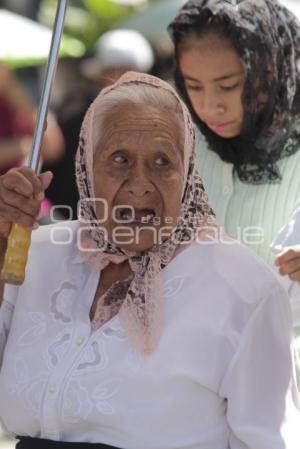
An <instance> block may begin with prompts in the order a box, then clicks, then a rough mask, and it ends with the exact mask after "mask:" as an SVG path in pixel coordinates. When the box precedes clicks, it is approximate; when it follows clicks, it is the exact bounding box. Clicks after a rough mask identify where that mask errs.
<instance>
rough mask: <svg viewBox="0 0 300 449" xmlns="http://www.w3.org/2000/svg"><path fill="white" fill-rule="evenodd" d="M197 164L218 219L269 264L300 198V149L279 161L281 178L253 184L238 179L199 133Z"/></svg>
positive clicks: (233, 235)
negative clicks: (274, 248)
mask: <svg viewBox="0 0 300 449" xmlns="http://www.w3.org/2000/svg"><path fill="white" fill-rule="evenodd" d="M197 137H198V144H197V149H198V152H197V168H198V171H199V174H200V176H201V177H202V180H203V183H204V187H205V189H206V191H207V194H208V197H209V201H210V204H211V206H212V208H213V209H214V211H215V213H216V216H217V219H218V223H219V224H220V225H221V226H222V227H224V229H225V231H226V232H227V233H228V234H229V235H231V236H232V237H233V238H236V239H238V240H240V241H241V242H243V243H244V244H246V245H247V246H249V247H250V248H252V249H253V250H254V251H255V252H256V253H257V254H258V255H259V256H260V257H262V258H263V259H264V260H265V261H266V262H268V263H269V264H272V263H273V260H274V256H273V255H272V252H271V248H270V245H271V243H272V241H273V240H274V239H275V238H276V236H277V234H278V232H279V231H280V229H281V228H282V227H283V226H284V225H285V224H286V223H287V222H288V221H289V219H290V217H291V215H292V212H293V210H294V208H295V205H296V203H297V201H298V200H299V199H300V151H298V152H297V153H295V154H294V155H292V156H290V157H287V158H284V159H282V160H281V161H279V162H278V166H279V169H280V173H281V174H282V177H283V179H282V181H281V182H280V183H276V184H261V185H253V184H246V183H243V182H241V181H240V180H239V178H238V176H237V174H236V173H235V172H234V170H233V165H232V164H229V163H226V162H223V161H222V160H221V159H220V157H219V156H218V155H217V154H216V153H214V152H213V151H211V150H209V149H208V147H207V143H206V141H205V140H204V137H203V136H200V135H199V134H198V135H197Z"/></svg>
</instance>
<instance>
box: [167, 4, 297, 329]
mask: <svg viewBox="0 0 300 449" xmlns="http://www.w3.org/2000/svg"><path fill="white" fill-rule="evenodd" d="M169 29H170V32H171V35H172V37H173V40H174V44H175V55H176V56H175V58H176V71H175V80H176V84H177V88H178V90H179V91H180V92H181V94H182V96H183V98H184V100H185V102H186V103H187V105H188V107H189V109H190V111H191V113H192V116H193V119H194V122H195V123H196V125H197V127H198V129H199V131H200V133H199V145H198V170H199V173H200V175H201V177H202V179H203V182H204V186H205V188H206V191H207V193H208V196H209V199H210V202H211V204H212V207H213V209H214V211H215V213H216V216H217V218H218V221H219V223H220V225H221V226H222V227H224V228H225V230H226V232H228V233H229V234H230V235H232V236H233V237H235V238H238V239H239V240H241V241H242V242H244V243H246V244H247V245H248V246H249V247H251V248H252V249H254V250H255V251H256V253H257V254H258V255H259V256H261V257H262V258H263V259H264V260H265V261H267V262H268V263H272V264H273V263H274V255H273V253H272V250H271V243H272V241H273V240H274V239H275V238H276V235H277V234H278V232H279V230H280V229H281V228H282V227H283V226H284V225H285V224H286V223H287V222H288V220H289V217H290V216H291V214H292V211H293V209H294V207H295V205H296V203H297V201H298V200H299V198H300V176H299V174H300V151H298V150H299V148H300V66H299V58H300V23H299V22H298V20H297V19H296V18H295V17H294V15H293V14H292V13H291V12H290V11H288V10H287V9H286V8H285V7H283V6H282V5H281V4H279V3H278V2H277V1H276V0H243V1H241V2H239V3H238V5H237V6H233V5H232V4H231V2H227V1H219V0H190V1H188V2H187V3H186V4H185V5H184V6H183V8H182V9H181V10H180V11H179V13H178V15H177V16H176V17H175V19H174V20H173V22H172V23H171V25H170V27H169ZM299 243H300V242H299ZM279 260H282V259H279ZM281 268H282V269H281V272H282V274H285V275H287V276H289V277H290V279H292V280H293V281H299V282H300V247H299V246H295V247H294V249H293V251H290V252H288V253H287V254H285V258H284V259H283V262H282V267H281ZM297 332H298V333H299V330H298V331H297Z"/></svg>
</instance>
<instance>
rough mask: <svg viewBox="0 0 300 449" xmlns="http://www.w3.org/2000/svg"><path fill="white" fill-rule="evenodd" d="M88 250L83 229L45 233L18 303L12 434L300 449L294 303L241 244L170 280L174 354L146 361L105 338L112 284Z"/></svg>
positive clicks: (5, 377) (166, 274)
mask: <svg viewBox="0 0 300 449" xmlns="http://www.w3.org/2000/svg"><path fill="white" fill-rule="evenodd" d="M76 236H77V223H76V222H73V223H63V224H59V225H55V226H45V227H41V228H40V229H39V230H37V231H35V232H34V238H33V243H32V246H31V251H30V257H29V262H28V265H27V273H26V281H25V283H24V284H23V285H22V286H21V287H19V288H18V287H13V286H7V287H6V289H5V301H4V303H3V305H2V306H1V309H0V363H1V369H0V421H1V424H2V425H3V427H4V428H5V429H6V430H7V431H8V432H9V433H11V434H12V435H14V436H16V435H29V436H33V437H41V438H49V439H53V440H61V441H78V442H91V443H96V442H98V443H99V442H102V443H106V444H110V445H114V446H119V447H121V448H124V449H208V448H209V449H229V448H230V449H284V448H285V449H299V441H300V430H299V429H300V412H299V398H298V396H297V392H296V388H295V384H294V381H293V377H292V361H291V360H292V357H291V351H290V339H291V335H290V334H291V317H290V310H289V302H288V299H287V296H286V294H285V292H284V290H283V289H282V287H281V286H280V284H279V283H278V281H277V278H276V275H275V274H273V273H272V271H271V269H269V268H268V267H267V266H266V265H265V264H264V263H263V262H261V261H260V260H259V259H258V258H257V257H256V256H255V255H254V254H252V252H251V251H249V250H248V249H247V248H245V247H243V246H242V245H240V244H239V243H236V242H232V241H224V242H214V243H212V242H202V243H200V244H198V243H195V244H193V245H192V246H190V247H189V248H187V249H186V250H185V251H183V252H181V253H180V254H179V255H178V256H177V257H176V258H175V259H173V261H172V262H171V263H170V264H169V265H168V266H167V267H166V268H165V269H164V270H163V272H162V276H163V295H164V300H165V323H164V331H163V335H162V338H161V341H160V343H159V346H158V347H157V349H156V350H155V352H154V353H153V354H152V355H151V356H141V355H139V354H137V353H136V352H135V351H134V350H133V348H132V347H131V345H130V344H129V342H128V340H127V338H126V336H125V335H124V332H123V329H122V327H121V325H120V322H119V319H118V316H115V317H114V318H113V319H111V320H110V321H109V322H107V323H106V324H104V325H103V326H102V327H101V328H99V329H98V330H96V331H92V329H91V324H90V320H89V311H90V307H91V304H92V301H93V298H94V294H95V290H96V287H97V284H98V280H99V274H97V273H96V272H93V271H91V269H90V268H89V267H88V266H87V265H86V264H85V262H84V260H83V259H82V258H81V257H80V256H78V255H77V253H76V250H75V241H76ZM63 242H65V244H64V243H63ZM1 360H2V361H1Z"/></svg>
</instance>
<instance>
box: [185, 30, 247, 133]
mask: <svg viewBox="0 0 300 449" xmlns="http://www.w3.org/2000/svg"><path fill="white" fill-rule="evenodd" d="M179 55H180V56H179V68H180V71H181V74H182V76H183V78H184V82H185V87H186V90H187V93H188V96H189V98H190V101H191V103H192V105H193V108H194V110H195V112H196V114H197V115H198V116H199V118H200V119H201V120H202V121H203V122H204V123H205V124H206V125H207V126H208V127H209V128H210V129H211V130H212V131H213V132H214V133H216V134H218V135H219V136H221V137H224V138H230V137H236V136H238V135H239V134H240V133H241V129H242V123H243V116H244V112H243V105H242V93H243V88H244V83H245V71H244V68H243V66H242V63H241V61H240V58H239V56H238V54H237V53H236V51H235V50H234V49H233V47H232V45H231V43H230V42H229V41H228V40H226V39H222V38H220V37H219V36H216V35H209V36H206V37H203V38H191V39H190V40H189V41H187V42H186V43H185V45H184V46H182V48H181V50H180V52H179Z"/></svg>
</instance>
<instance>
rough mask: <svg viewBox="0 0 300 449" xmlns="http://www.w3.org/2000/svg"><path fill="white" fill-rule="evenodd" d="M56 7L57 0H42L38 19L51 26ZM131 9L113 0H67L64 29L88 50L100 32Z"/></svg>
mask: <svg viewBox="0 0 300 449" xmlns="http://www.w3.org/2000/svg"><path fill="white" fill-rule="evenodd" d="M56 7H57V0H44V1H43V2H42V4H41V7H40V11H39V19H40V21H41V22H42V23H44V24H45V25H48V26H50V27H52V26H53V22H54V17H55V11H56ZM133 11H134V8H132V7H129V6H122V5H118V4H117V3H115V2H114V1H113V0H82V1H78V0H77V1H76V0H69V2H68V7H67V13H66V19H65V27H64V31H65V32H66V33H67V34H68V35H70V36H73V37H76V38H77V39H79V40H80V41H81V42H83V43H84V45H85V47H86V48H87V50H89V49H91V48H92V47H93V45H94V43H95V41H96V40H97V38H98V37H99V36H101V34H102V33H104V32H105V31H107V30H109V29H111V28H112V27H113V25H114V24H115V23H117V22H118V21H120V20H122V19H124V18H126V17H127V16H128V15H130V13H132V12H133Z"/></svg>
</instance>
